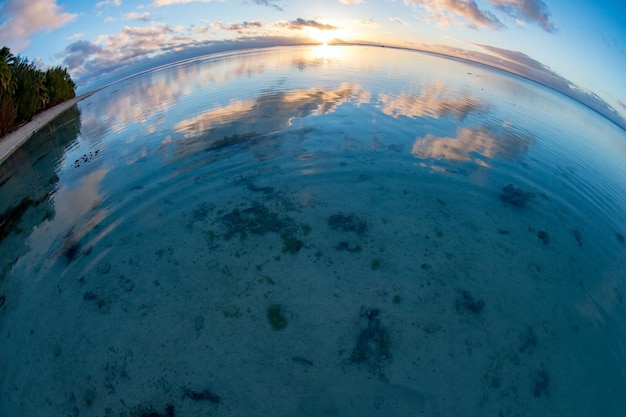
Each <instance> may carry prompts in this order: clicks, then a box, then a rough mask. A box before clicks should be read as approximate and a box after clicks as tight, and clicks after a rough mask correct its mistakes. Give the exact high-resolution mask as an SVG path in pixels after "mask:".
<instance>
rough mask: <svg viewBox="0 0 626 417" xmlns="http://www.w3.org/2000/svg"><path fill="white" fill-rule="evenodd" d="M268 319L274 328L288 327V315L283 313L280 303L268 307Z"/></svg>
mask: <svg viewBox="0 0 626 417" xmlns="http://www.w3.org/2000/svg"><path fill="white" fill-rule="evenodd" d="M267 320H268V321H269V323H270V326H272V329H274V330H283V329H284V328H285V327H287V317H285V315H284V314H283V311H282V306H281V305H280V304H272V305H271V306H269V307H268V309H267Z"/></svg>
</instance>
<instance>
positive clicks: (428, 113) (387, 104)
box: [378, 80, 485, 120]
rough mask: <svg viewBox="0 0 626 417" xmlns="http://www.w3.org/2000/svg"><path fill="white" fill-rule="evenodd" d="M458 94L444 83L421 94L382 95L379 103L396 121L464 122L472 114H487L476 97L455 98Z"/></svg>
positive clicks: (433, 83) (434, 83)
mask: <svg viewBox="0 0 626 417" xmlns="http://www.w3.org/2000/svg"><path fill="white" fill-rule="evenodd" d="M453 94H455V92H454V91H453V90H451V89H450V88H449V87H448V88H446V84H445V83H444V81H443V80H437V81H435V82H432V83H429V84H425V85H423V86H422V91H420V93H419V94H407V93H401V94H399V95H393V94H387V93H381V94H379V96H378V101H379V102H380V103H381V107H382V111H383V113H384V114H387V115H389V116H393V117H396V118H397V117H400V116H406V117H410V118H414V117H432V118H435V119H439V118H440V117H447V116H451V117H455V118H457V119H459V120H465V118H466V117H467V116H468V115H469V114H470V113H476V112H480V111H483V110H485V104H484V103H482V102H481V100H479V99H478V98H476V97H473V96H470V95H464V96H461V97H458V96H457V97H455V96H453Z"/></svg>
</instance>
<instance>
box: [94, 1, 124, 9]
mask: <svg viewBox="0 0 626 417" xmlns="http://www.w3.org/2000/svg"><path fill="white" fill-rule="evenodd" d="M121 5H122V0H102V1H99V2H98V3H96V8H98V9H99V8H101V7H104V6H121Z"/></svg>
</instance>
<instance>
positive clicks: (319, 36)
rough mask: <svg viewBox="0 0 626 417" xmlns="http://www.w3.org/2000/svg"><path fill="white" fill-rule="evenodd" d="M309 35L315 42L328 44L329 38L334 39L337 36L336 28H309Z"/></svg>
mask: <svg viewBox="0 0 626 417" xmlns="http://www.w3.org/2000/svg"><path fill="white" fill-rule="evenodd" d="M310 36H311V38H313V39H314V40H316V41H317V42H319V43H321V44H322V45H328V42H329V41H330V40H331V39H335V38H336V37H337V31H336V30H320V29H311V31H310Z"/></svg>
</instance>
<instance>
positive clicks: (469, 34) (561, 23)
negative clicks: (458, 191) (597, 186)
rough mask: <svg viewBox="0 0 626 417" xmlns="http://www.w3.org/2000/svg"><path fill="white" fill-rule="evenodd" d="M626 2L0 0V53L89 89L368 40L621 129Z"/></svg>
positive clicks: (625, 103)
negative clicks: (234, 52) (517, 82)
mask: <svg viewBox="0 0 626 417" xmlns="http://www.w3.org/2000/svg"><path fill="white" fill-rule="evenodd" d="M622 2H623V0H221V1H220V0H95V1H86V0H2V1H0V46H8V47H9V48H11V52H13V53H14V54H20V55H23V56H26V57H28V58H29V59H30V60H31V61H34V62H35V63H36V64H37V65H38V66H40V67H41V68H46V67H47V66H56V65H61V66H64V67H67V68H68V70H69V71H70V74H71V75H72V78H73V79H74V81H76V83H77V85H78V91H79V93H80V92H85V91H88V90H89V89H91V88H93V87H95V86H98V85H101V84H102V83H104V82H110V81H113V80H114V79H116V78H119V77H122V76H125V75H130V74H132V73H134V72H138V71H141V70H146V69H149V68H151V67H155V66H158V65H162V64H165V63H170V62H175V61H179V60H182V59H188V58H192V57H195V56H201V55H205V54H207V53H211V52H215V51H222V50H229V49H237V48H241V47H254V46H269V45H284V44H293V43H307V42H317V43H323V42H328V43H331V44H332V43H333V42H339V41H342V42H346V43H367V44H377V45H387V46H398V47H405V48H413V49H418V50H424V51H429V52H435V53H441V54H446V55H451V56H455V57H460V58H463V59H469V60H472V61H477V62H481V63H484V64H487V65H491V66H495V67H498V68H501V69H505V70H508V71H511V72H513V73H516V74H519V75H522V76H525V77H527V78H530V79H533V80H535V81H538V82H540V83H542V84H545V85H547V86H549V87H552V88H555V89H557V90H558V91H561V92H563V93H565V94H567V95H569V96H571V97H573V98H575V99H577V100H579V101H581V102H583V103H584V104H586V105H588V106H590V107H592V108H594V109H596V110H597V111H599V112H601V113H603V114H605V115H607V117H609V118H611V119H612V120H614V121H616V122H618V123H619V124H620V125H622V127H625V128H626V75H625V74H626V8H625V7H624V6H623V5H622V4H621V3H622Z"/></svg>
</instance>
